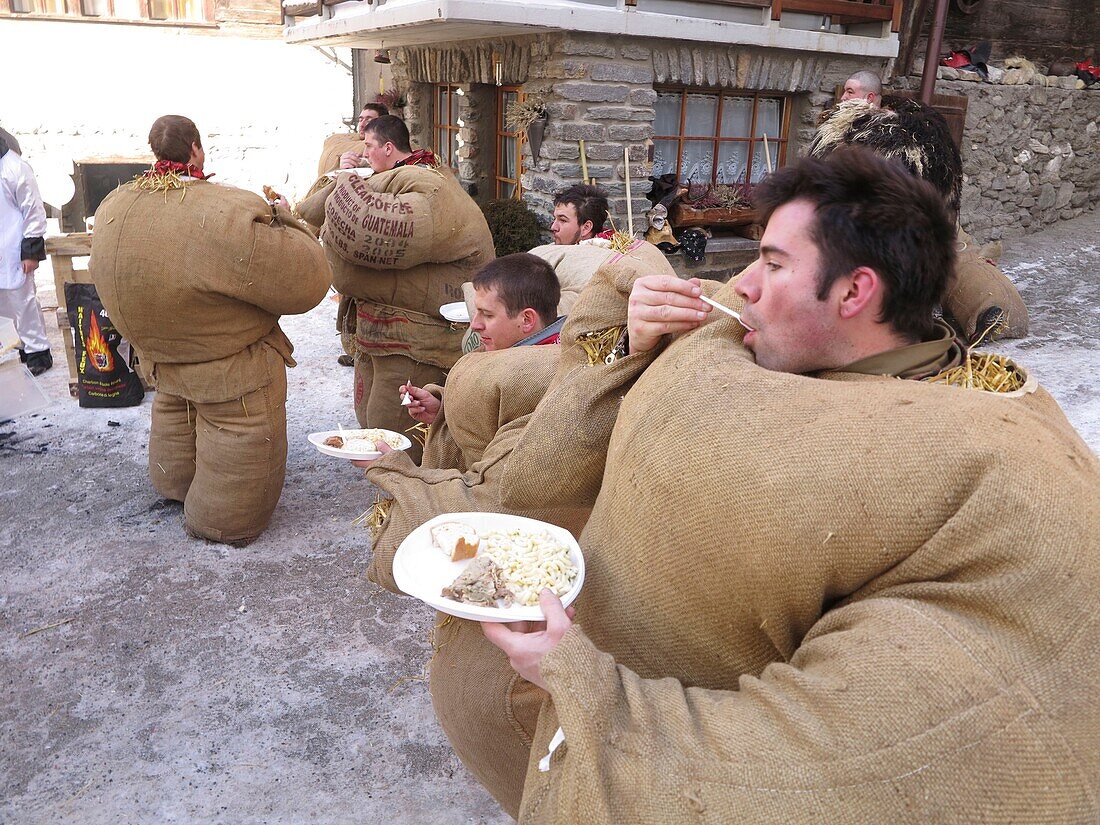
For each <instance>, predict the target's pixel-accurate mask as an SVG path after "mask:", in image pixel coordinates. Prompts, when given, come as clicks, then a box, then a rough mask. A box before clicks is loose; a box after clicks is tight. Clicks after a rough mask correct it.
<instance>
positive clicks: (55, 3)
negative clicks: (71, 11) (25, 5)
mask: <svg viewBox="0 0 1100 825" xmlns="http://www.w3.org/2000/svg"><path fill="white" fill-rule="evenodd" d="M39 5H40V7H41V11H42V13H43V14H66V13H67V11H68V10H67V9H66V8H65V0H45V2H42V3H40V4H39ZM31 11H34V6H33V4H32V6H31Z"/></svg>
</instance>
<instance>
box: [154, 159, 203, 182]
mask: <svg viewBox="0 0 1100 825" xmlns="http://www.w3.org/2000/svg"><path fill="white" fill-rule="evenodd" d="M169 172H175V173H176V174H177V175H180V176H183V175H187V176H188V177H192V178H194V179H195V180H209V179H210V178H212V177H214V173H213V172H211V173H210V174H209V175H205V174H203V171H202V169H200V168H198V167H196V166H192V165H191V164H190V163H178V162H177V161H174V160H158V161H157V162H156V163H155V164H154V165H153V168H152V169H150V170H149V171H148V172H146V173H145V177H147V178H153V177H156V176H157V175H167V174H168V173H169Z"/></svg>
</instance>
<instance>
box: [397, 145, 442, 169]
mask: <svg viewBox="0 0 1100 825" xmlns="http://www.w3.org/2000/svg"><path fill="white" fill-rule="evenodd" d="M401 166H430V167H431V168H432V169H435V168H437V167H438V166H439V160H438V159H437V158H436V156H435V153H434V152H432V150H431V149H417V150H416V151H415V152H413V153H412V154H411V155H409V156H408V157H407V158H405V159H404V160H399V161H398V162H397V163H395V164H394V165H393V168H394V169H397V168H398V167H401Z"/></svg>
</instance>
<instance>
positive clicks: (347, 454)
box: [308, 427, 412, 459]
mask: <svg viewBox="0 0 1100 825" xmlns="http://www.w3.org/2000/svg"><path fill="white" fill-rule="evenodd" d="M368 429H372V430H380V432H384V433H385V434H386V435H392V436H397V437H398V438H399V439H401V446H400V447H397V448H395V449H399V450H407V449H409V447H411V446H412V442H411V441H409V439H408V438H407V437H406V436H404V435H402V434H401V433H395V432H394V431H393V430H382V429H381V428H379V427H369V428H368ZM363 432H366V430H344V431H343V432H340V430H328V431H326V432H323V433H310V434H309V436H308V438H309V443H310V444H312V445H313V446H314V447H316V448H317V450H318V451H319V452H322V453H324V454H325V455H331V456H333V457H334V458H348V459H356V458H378V456H380V455H382V453H380V452H378V451H377V450H372V451H371V452H369V453H358V452H355V451H354V450H345V449H342V448H340V447H330V446H329V445H328V444H326V443H325V439H326V438H331V437H332V436H334V435H339V436H342V437H344V438H347V437H348V436H355V435H359V434H360V433H363Z"/></svg>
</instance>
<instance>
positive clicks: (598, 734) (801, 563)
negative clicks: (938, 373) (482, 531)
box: [520, 320, 1100, 825]
mask: <svg viewBox="0 0 1100 825" xmlns="http://www.w3.org/2000/svg"><path fill="white" fill-rule="evenodd" d="M732 332H733V322H732V320H730V321H728V322H727V321H723V320H718V321H715V322H714V323H713V324H710V325H708V326H707V327H704V328H703V329H701V330H699V331H697V332H695V333H693V334H691V335H688V336H685V337H683V338H681V339H679V340H677V341H676V342H674V343H672V344H671V345H670V346H669V347H668V348H667V349H666V351H665V352H664V353H663V354H662V355H661V356H660V357H659V358H658V359H657V360H656V361H655V362H654V363H653V364H652V365H651V366H650V367H649V369H647V370H646V372H645V373H644V374H643V375H642V376H641V378H639V379H638V381H637V382H636V384H635V385H634V387H633V389H631V391H630V392H629V394H628V395H627V397H626V399H625V400H624V401H623V404H622V409H621V411H620V412H619V416H618V420H617V421H616V424H615V430H614V434H613V436H612V438H611V443H610V447H609V451H608V456H607V466H606V472H605V474H604V478H603V485H602V488H601V491H600V495H599V498H598V500H597V502H596V505H595V508H594V510H593V513H592V517H591V519H590V521H589V523H588V525H587V527H586V529H585V531H584V533H583V535H582V537H581V546H582V547H583V548H584V551H585V558H586V560H587V563H588V569H587V575H586V578H585V586H584V590H583V591H582V592H581V595H580V598H579V600H578V603H577V622H578V626H579V628H580V629H581V631H583V632H580V633H578V632H576V631H571V632H570V633H568V634H566V636H565V638H564V639H563V640H562V642H561V643H560V644H559V645H558V647H557V648H556V649H555V650H554V651H553V652H551V653H550V654H549V655H548V656H546V657H545V658H544V659H543V661H542V663H541V665H540V671H541V673H542V675H543V677H544V678H545V679H546V681H547V683H548V686H549V691H550V694H551V695H552V697H553V706H552V707H550V706H548V707H546V708H544V712H543V715H542V717H541V718H540V721H539V729H538V733H537V736H536V738H535V742H534V745H533V747H532V764H531V767H530V769H529V771H528V776H527V783H526V786H525V792H524V801H523V812H522V814H521V817H520V821H521V822H523V823H549V822H554V823H568V822H578V821H584V822H601V823H605V822H679V821H694V820H696V819H698V818H699V817H700V815H702V816H703V817H704V818H706V816H707V815H708V814H709V815H711V816H713V817H714V818H715V819H716V820H721V819H724V818H725V817H726V816H727V815H728V812H730V811H736V812H737V814H736V818H737V820H738V821H739V822H746V823H774V822H785V823H821V822H833V823H851V824H852V825H855V824H856V823H859V824H861V825H862V823H868V824H870V823H881V822H932V821H950V822H970V821H978V820H980V821H983V822H996V823H1004V824H1005V825H1007V824H1008V823H1021V822H1027V823H1052V822H1055V823H1082V822H1092V821H1096V819H1097V816H1098V814H1100V808H1098V802H1097V800H1098V799H1100V749H1098V748H1097V747H1096V743H1097V741H1100V716H1098V714H1097V713H1096V708H1097V707H1098V706H1100V614H1098V613H1097V610H1096V605H1097V604H1098V603H1100V544H1098V539H1097V536H1100V462H1098V461H1097V458H1096V456H1095V455H1093V454H1092V452H1091V451H1090V450H1089V448H1088V447H1087V446H1086V445H1085V444H1084V443H1083V442H1082V440H1081V438H1080V437H1079V436H1078V435H1077V433H1076V432H1074V430H1073V428H1072V427H1071V426H1070V424H1069V422H1068V421H1067V420H1066V418H1065V416H1064V415H1063V414H1062V412H1061V411H1060V409H1059V408H1058V405H1057V404H1056V403H1055V402H1054V401H1053V399H1052V398H1051V397H1050V396H1049V395H1048V394H1047V393H1046V392H1045V391H1043V390H1041V389H1038V390H1035V391H1033V392H1027V393H1022V394H1019V395H1015V396H1011V397H1005V396H1001V395H996V394H992V393H985V392H977V391H971V390H964V389H959V388H954V387H947V386H942V385H938V384H929V383H923V382H916V381H903V380H897V379H892V378H879V377H870V376H858V375H852V374H828V375H824V376H822V377H818V378H813V377H806V376H799V375H791V374H786V373H779V372H770V371H767V370H764V369H762V368H760V367H758V366H756V365H755V364H754V363H753V360H752V358H751V356H750V354H749V353H748V352H747V351H746V350H745V349H744V348H743V347H742V346H741V345H740V343H739V342H738V340H737V337H736V336H734V335H731V333H732ZM569 444H570V441H569V440H568V439H566V440H564V441H563V442H562V445H563V446H565V447H567V446H568V445H569ZM563 451H564V450H563ZM559 725H560V726H562V727H563V728H564V730H565V731H566V743H567V749H566V750H565V752H564V753H561V752H559V753H558V754H556V755H555V757H554V760H553V762H552V766H551V769H550V771H549V772H547V773H540V772H539V771H538V770H537V768H536V767H535V765H534V762H535V760H537V759H538V758H539V757H540V756H542V755H543V754H545V753H546V746H547V744H548V742H549V740H550V738H551V736H553V734H554V732H555V731H556V730H557V728H558V726H559Z"/></svg>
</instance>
